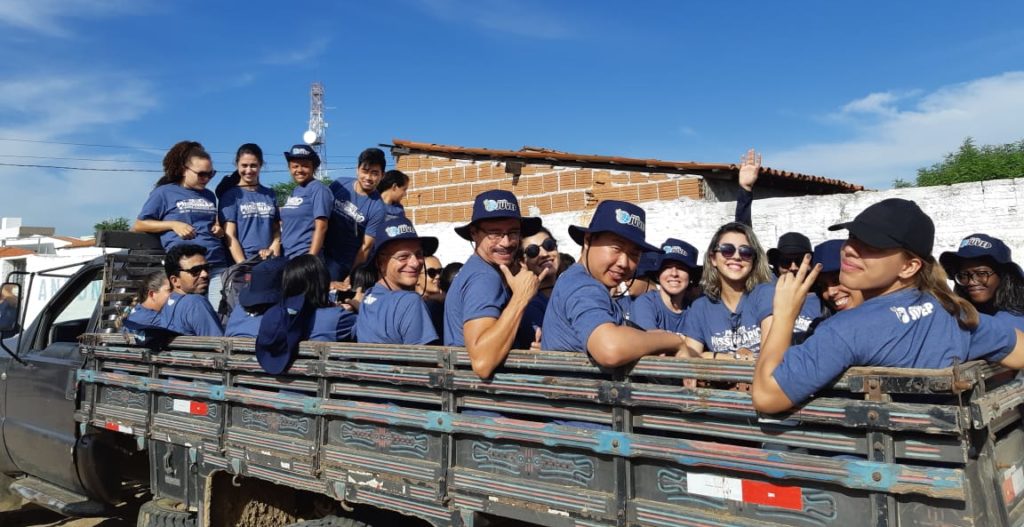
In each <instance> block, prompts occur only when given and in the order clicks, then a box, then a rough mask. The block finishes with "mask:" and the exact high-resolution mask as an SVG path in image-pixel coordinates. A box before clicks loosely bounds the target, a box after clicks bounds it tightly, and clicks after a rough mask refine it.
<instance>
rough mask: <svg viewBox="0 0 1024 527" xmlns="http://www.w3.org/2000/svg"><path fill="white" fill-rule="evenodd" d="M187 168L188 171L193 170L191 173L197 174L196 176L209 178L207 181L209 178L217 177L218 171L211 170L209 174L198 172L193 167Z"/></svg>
mask: <svg viewBox="0 0 1024 527" xmlns="http://www.w3.org/2000/svg"><path fill="white" fill-rule="evenodd" d="M185 168H187V169H189V170H191V171H193V172H195V173H196V175H197V176H199V177H201V178H207V179H209V178H212V177H213V176H216V175H217V171H216V170H210V171H208V172H200V171H198V170H196V169H194V168H192V167H185Z"/></svg>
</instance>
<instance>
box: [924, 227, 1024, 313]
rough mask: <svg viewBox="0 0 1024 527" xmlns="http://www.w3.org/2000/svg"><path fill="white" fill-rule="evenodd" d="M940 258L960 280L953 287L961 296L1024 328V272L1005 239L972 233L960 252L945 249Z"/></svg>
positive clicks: (965, 240)
mask: <svg viewBox="0 0 1024 527" xmlns="http://www.w3.org/2000/svg"><path fill="white" fill-rule="evenodd" d="M939 262H940V263H941V264H942V267H943V269H945V270H946V274H947V275H948V276H950V277H951V278H953V280H954V282H955V283H956V286H954V288H953V291H954V292H955V293H956V294H957V295H959V296H960V298H963V299H965V300H967V301H969V302H970V303H971V304H973V305H974V307H975V308H976V309H977V310H978V311H979V312H981V313H985V314H986V315H992V316H994V317H996V318H1001V319H1004V320H1006V321H1007V322H1009V323H1010V324H1012V325H1013V326H1014V327H1016V328H1017V329H1021V330H1024V272H1022V271H1021V268H1020V266H1019V265H1017V264H1016V263H1014V262H1013V257H1012V254H1011V251H1010V248H1009V247H1007V246H1006V244H1005V243H1003V241H1002V240H1000V239H999V238H994V237H992V236H989V235H987V234H972V235H970V236H968V237H966V238H964V239H963V240H962V241H961V242H960V247H959V248H958V249H957V251H956V252H944V253H942V254H941V255H940V256H939Z"/></svg>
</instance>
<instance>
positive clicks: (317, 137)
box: [302, 82, 327, 180]
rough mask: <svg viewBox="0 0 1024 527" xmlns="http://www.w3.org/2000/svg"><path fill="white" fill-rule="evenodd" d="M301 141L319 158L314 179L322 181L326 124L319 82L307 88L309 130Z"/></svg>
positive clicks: (322, 89) (325, 155) (324, 163)
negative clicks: (318, 165)
mask: <svg viewBox="0 0 1024 527" xmlns="http://www.w3.org/2000/svg"><path fill="white" fill-rule="evenodd" d="M302 140H303V141H305V142H306V144H308V145H309V146H311V147H313V150H314V151H316V153H317V155H319V156H320V168H318V169H317V171H316V178H317V179H319V180H323V179H324V178H325V177H326V176H327V122H326V121H324V85H323V83H321V82H314V83H313V84H312V86H310V88H309V128H308V129H307V130H306V133H304V134H302Z"/></svg>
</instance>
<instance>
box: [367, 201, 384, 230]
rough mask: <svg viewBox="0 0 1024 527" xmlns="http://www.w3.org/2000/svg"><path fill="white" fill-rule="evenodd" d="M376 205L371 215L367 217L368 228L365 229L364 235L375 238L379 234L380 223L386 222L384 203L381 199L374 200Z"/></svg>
mask: <svg viewBox="0 0 1024 527" xmlns="http://www.w3.org/2000/svg"><path fill="white" fill-rule="evenodd" d="M374 203H375V204H376V206H375V207H372V210H370V211H369V215H368V217H367V218H366V230H365V231H363V236H366V237H369V238H371V239H372V238H373V237H374V235H375V234H377V230H378V229H380V225H381V224H382V223H384V205H383V204H382V203H383V202H381V201H376V202H374Z"/></svg>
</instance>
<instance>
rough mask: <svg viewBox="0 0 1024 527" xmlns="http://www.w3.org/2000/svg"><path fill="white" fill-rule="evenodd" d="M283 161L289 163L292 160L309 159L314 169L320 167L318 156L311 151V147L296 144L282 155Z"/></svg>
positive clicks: (314, 151)
mask: <svg viewBox="0 0 1024 527" xmlns="http://www.w3.org/2000/svg"><path fill="white" fill-rule="evenodd" d="M284 159H285V160H286V161H291V160H292V159H309V160H311V161H313V166H314V167H319V166H320V154H317V153H316V150H313V147H311V146H309V145H303V144H298V145H294V146H292V147H291V148H289V149H288V151H287V152H285V153H284Z"/></svg>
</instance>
